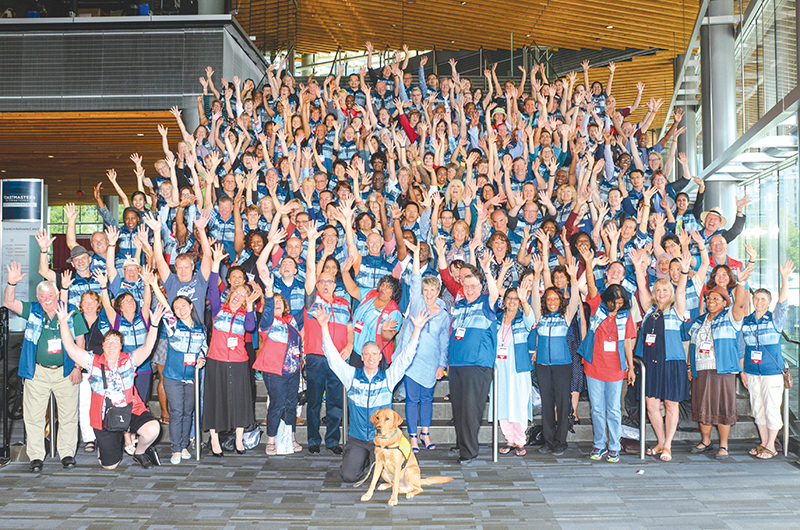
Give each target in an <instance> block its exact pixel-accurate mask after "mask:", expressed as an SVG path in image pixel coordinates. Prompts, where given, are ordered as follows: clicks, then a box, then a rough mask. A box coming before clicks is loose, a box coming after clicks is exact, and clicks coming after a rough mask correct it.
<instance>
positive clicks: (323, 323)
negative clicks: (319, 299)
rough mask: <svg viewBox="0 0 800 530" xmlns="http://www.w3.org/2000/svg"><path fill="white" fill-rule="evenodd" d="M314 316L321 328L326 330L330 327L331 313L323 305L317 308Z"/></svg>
mask: <svg viewBox="0 0 800 530" xmlns="http://www.w3.org/2000/svg"><path fill="white" fill-rule="evenodd" d="M312 316H313V317H314V318H315V319H316V320H317V323H318V324H319V326H320V327H321V328H323V329H326V328H327V327H328V322H330V320H331V317H330V313H329V312H328V308H327V307H325V306H324V305H323V304H319V305H318V306H317V307H316V309H315V310H314V314H313V315H312Z"/></svg>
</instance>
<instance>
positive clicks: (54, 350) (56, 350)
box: [47, 339, 61, 355]
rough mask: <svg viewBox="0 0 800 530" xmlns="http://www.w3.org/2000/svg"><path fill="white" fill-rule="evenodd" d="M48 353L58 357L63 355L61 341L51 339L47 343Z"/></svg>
mask: <svg viewBox="0 0 800 530" xmlns="http://www.w3.org/2000/svg"><path fill="white" fill-rule="evenodd" d="M47 353H49V354H50V355H57V354H60V353H61V339H50V340H48V341H47Z"/></svg>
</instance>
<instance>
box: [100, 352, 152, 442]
mask: <svg viewBox="0 0 800 530" xmlns="http://www.w3.org/2000/svg"><path fill="white" fill-rule="evenodd" d="M102 366H105V367H106V380H107V379H108V373H109V372H110V371H111V370H112V368H111V367H109V365H108V363H107V362H106V358H105V356H103V355H95V356H94V359H93V360H92V370H91V372H90V373H89V386H90V388H91V389H92V399H91V401H90V402H89V424H90V425H91V426H92V428H93V429H97V430H98V431H100V430H102V429H103V407H104V406H105V397H106V396H105V391H104V389H103V370H102V368H101V367H102ZM117 367H118V368H117V369H118V370H119V371H120V373H121V374H122V373H124V374H127V375H128V376H127V377H126V376H125V375H123V377H122V385H123V388H124V389H125V402H126V403H130V402H131V401H133V414H135V415H137V416H138V415H140V414H142V413H143V412H144V411H146V410H147V407H145V405H144V403H143V402H142V399H141V398H140V397H139V394H138V393H137V392H136V389H135V387H134V386H133V376H134V374H135V367H134V366H133V361H132V360H131V356H130V354H129V353H120V354H119V362H118V363H117ZM101 392H102V393H101Z"/></svg>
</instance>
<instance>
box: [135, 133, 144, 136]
mask: <svg viewBox="0 0 800 530" xmlns="http://www.w3.org/2000/svg"><path fill="white" fill-rule="evenodd" d="M136 136H144V133H139V134H137V135H136Z"/></svg>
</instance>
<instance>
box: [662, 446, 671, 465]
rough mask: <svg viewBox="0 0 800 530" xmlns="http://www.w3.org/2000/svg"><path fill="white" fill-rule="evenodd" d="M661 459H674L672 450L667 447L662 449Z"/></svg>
mask: <svg viewBox="0 0 800 530" xmlns="http://www.w3.org/2000/svg"><path fill="white" fill-rule="evenodd" d="M661 460H663V461H664V462H669V461H670V460H672V451H670V450H669V449H667V448H666V447H665V448H663V449H662V450H661Z"/></svg>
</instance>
